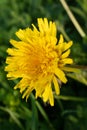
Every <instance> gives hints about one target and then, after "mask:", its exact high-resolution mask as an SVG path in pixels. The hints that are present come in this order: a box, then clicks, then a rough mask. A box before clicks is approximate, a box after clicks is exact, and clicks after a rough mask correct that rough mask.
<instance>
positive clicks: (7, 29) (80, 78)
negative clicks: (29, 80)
mask: <svg viewBox="0 0 87 130" xmlns="http://www.w3.org/2000/svg"><path fill="white" fill-rule="evenodd" d="M66 2H67V4H68V6H69V8H70V10H71V11H72V13H73V14H74V16H75V18H76V20H77V21H78V22H79V24H80V26H81V28H82V29H83V30H84V32H85V34H87V0H66ZM38 17H41V18H44V17H46V18H48V19H49V20H52V21H55V22H56V24H57V29H58V33H57V37H58V38H59V34H60V33H62V34H63V35H64V38H65V40H66V41H69V40H70V39H71V40H72V41H73V43H74V44H73V46H72V49H71V57H72V58H73V59H74V65H78V67H79V68H80V69H81V71H80V73H79V74H78V73H77V74H73V73H70V74H67V78H68V82H67V84H66V85H64V84H62V87H61V94H60V96H56V97H55V105H54V107H51V106H50V105H49V104H44V103H43V101H42V100H41V99H37V100H36V99H34V96H33V94H31V95H30V97H29V99H28V102H25V99H24V100H22V98H21V94H20V93H19V90H14V89H13V87H14V86H15V84H16V83H17V82H18V81H17V80H16V81H8V80H7V78H6V72H4V67H5V60H6V56H7V53H6V50H7V48H8V47H10V46H11V45H10V43H9V40H10V38H13V39H16V36H15V32H16V31H17V30H18V29H20V28H22V29H23V28H26V27H31V23H34V24H35V25H36V26H37V18H38ZM86 66H87V36H85V37H82V36H80V34H79V33H78V31H77V30H76V28H75V27H74V25H73V23H72V22H71V20H70V18H69V16H68V15H67V13H66V11H65V10H64V8H63V6H62V4H61V3H60V0H0V130H87V67H86Z"/></svg>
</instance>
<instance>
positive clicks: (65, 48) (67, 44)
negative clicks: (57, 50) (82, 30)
mask: <svg viewBox="0 0 87 130" xmlns="http://www.w3.org/2000/svg"><path fill="white" fill-rule="evenodd" d="M72 44H73V42H72V41H70V42H68V43H65V46H64V51H66V50H67V49H69V48H70V47H71V46H72Z"/></svg>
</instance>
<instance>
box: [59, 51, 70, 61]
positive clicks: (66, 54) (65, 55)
mask: <svg viewBox="0 0 87 130" xmlns="http://www.w3.org/2000/svg"><path fill="white" fill-rule="evenodd" d="M69 54H70V49H69V50H68V51H66V52H65V53H63V54H62V56H61V58H62V59H64V58H66V57H68V56H69Z"/></svg>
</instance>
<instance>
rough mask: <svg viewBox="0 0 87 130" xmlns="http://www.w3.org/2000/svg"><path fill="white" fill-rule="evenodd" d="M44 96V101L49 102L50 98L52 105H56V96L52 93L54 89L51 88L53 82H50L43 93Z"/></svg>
mask: <svg viewBox="0 0 87 130" xmlns="http://www.w3.org/2000/svg"><path fill="white" fill-rule="evenodd" d="M42 97H43V101H44V102H47V101H48V100H49V102H50V105H51V106H53V105H54V98H53V93H52V89H51V84H48V85H47V86H46V88H45V91H44V93H43V95H42Z"/></svg>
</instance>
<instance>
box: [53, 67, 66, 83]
mask: <svg viewBox="0 0 87 130" xmlns="http://www.w3.org/2000/svg"><path fill="white" fill-rule="evenodd" d="M55 75H56V76H57V77H58V78H59V79H60V80H61V81H62V82H63V83H66V82H67V79H66V77H65V74H64V72H63V71H62V70H60V69H59V68H56V69H55Z"/></svg>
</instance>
